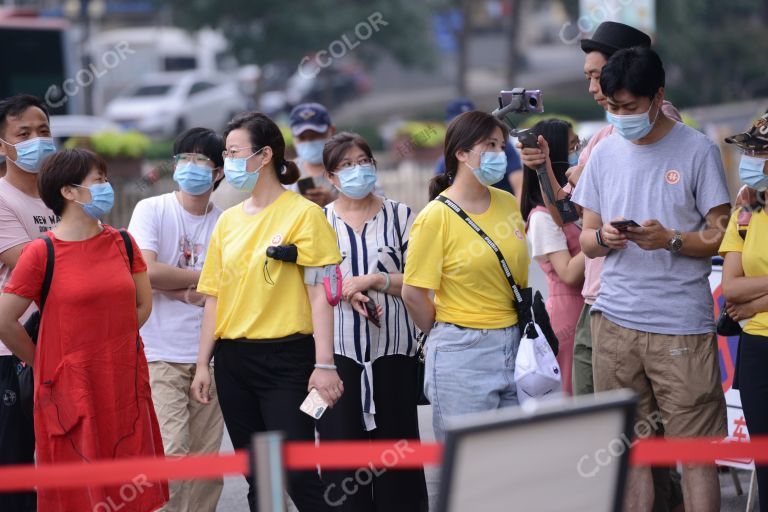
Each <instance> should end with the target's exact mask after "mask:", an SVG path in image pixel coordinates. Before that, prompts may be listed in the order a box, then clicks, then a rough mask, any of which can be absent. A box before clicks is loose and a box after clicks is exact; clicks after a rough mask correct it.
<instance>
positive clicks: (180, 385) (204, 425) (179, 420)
mask: <svg viewBox="0 0 768 512" xmlns="http://www.w3.org/2000/svg"><path fill="white" fill-rule="evenodd" d="M194 376H195V365H194V364H186V363H166V362H164V361H154V362H151V363H149V381H150V385H151V387H152V401H153V402H154V404H155V413H156V414H157V421H158V422H159V423H160V433H161V434H162V436H163V447H164V448H165V454H166V455H167V456H171V455H188V454H196V453H217V452H218V451H219V448H220V447H221V438H222V435H223V432H224V419H223V418H222V416H221V409H220V408H219V401H218V398H217V396H216V383H215V380H213V381H212V382H211V403H209V404H208V405H203V404H201V403H199V402H198V401H197V400H195V399H194V397H193V396H192V393H191V392H190V386H191V384H192V379H193V378H194ZM211 377H212V378H213V367H211ZM223 487H224V482H223V480H222V479H221V478H219V479H216V480H191V481H172V482H170V495H171V496H170V500H169V501H168V503H167V504H166V505H165V506H164V507H163V508H162V509H160V510H162V511H165V512H177V511H178V512H190V511H195V512H213V511H215V510H216V504H217V503H218V502H219V496H220V495H221V491H222V488H223Z"/></svg>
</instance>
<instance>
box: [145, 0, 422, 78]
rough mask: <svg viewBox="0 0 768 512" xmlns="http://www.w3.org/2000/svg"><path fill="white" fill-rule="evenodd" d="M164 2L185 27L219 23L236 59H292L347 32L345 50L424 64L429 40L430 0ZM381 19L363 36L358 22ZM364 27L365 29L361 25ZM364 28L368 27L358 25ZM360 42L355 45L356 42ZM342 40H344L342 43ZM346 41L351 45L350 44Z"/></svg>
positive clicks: (366, 56) (261, 61) (321, 47)
mask: <svg viewBox="0 0 768 512" xmlns="http://www.w3.org/2000/svg"><path fill="white" fill-rule="evenodd" d="M157 1H158V2H160V3H162V4H165V5H169V6H170V8H171V13H172V18H173V21H174V23H175V24H177V25H180V26H182V27H186V28H189V29H199V28H203V27H213V28H218V29H221V30H222V31H223V32H224V34H225V35H226V37H227V38H228V39H229V41H230V43H231V45H232V49H233V51H234V53H235V56H236V57H237V58H238V60H239V61H240V62H241V63H257V64H264V63H267V62H271V61H288V62H291V61H295V62H296V64H297V65H298V64H299V63H300V62H301V60H302V59H303V58H304V57H306V56H311V55H312V54H314V53H316V52H318V51H321V50H326V51H327V50H328V47H329V45H330V44H331V43H332V42H333V41H336V40H342V41H343V38H344V37H346V39H347V41H349V42H350V43H351V44H350V45H349V47H350V48H349V50H350V51H351V52H352V53H354V55H355V56H357V57H359V58H360V59H361V60H363V61H365V60H369V59H373V58H375V55H376V51H375V50H384V51H387V52H389V53H390V54H391V55H392V56H393V57H394V58H395V59H397V60H398V61H399V62H400V63H401V64H404V65H409V66H414V65H421V66H429V65H430V64H431V62H432V58H433V52H432V42H431V38H430V34H431V31H430V29H429V17H428V15H429V12H430V10H431V8H430V2H426V1H409V0H293V1H291V2H286V3H282V2H275V1H274V0H222V1H220V2H215V1H212V0H157ZM376 13H380V16H376V17H374V18H373V19H380V20H381V22H380V23H378V24H377V25H376V26H375V27H374V28H377V29H378V30H377V31H374V32H373V34H372V35H371V36H370V37H369V38H367V39H366V40H364V41H362V40H360V39H358V37H357V36H356V35H355V28H356V27H357V26H358V24H360V23H368V24H369V25H373V24H372V22H371V21H370V20H371V19H372V18H370V17H371V16H372V15H375V14H376ZM363 30H364V29H363ZM360 33H361V34H367V33H368V32H367V31H361V32H360ZM356 42H359V43H360V44H359V45H355V43H356ZM345 44H346V43H345ZM351 46H355V47H354V48H351Z"/></svg>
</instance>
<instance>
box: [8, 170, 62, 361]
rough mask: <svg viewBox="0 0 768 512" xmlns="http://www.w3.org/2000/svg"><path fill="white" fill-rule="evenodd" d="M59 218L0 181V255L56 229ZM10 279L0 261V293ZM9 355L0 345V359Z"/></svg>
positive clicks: (31, 310) (37, 199) (31, 311)
mask: <svg viewBox="0 0 768 512" xmlns="http://www.w3.org/2000/svg"><path fill="white" fill-rule="evenodd" d="M59 220H60V218H59V217H58V216H56V215H54V213H53V212H52V211H51V210H50V209H49V208H48V207H47V206H45V203H43V200H42V199H40V198H37V197H32V196H28V195H27V194H25V193H24V192H22V191H21V190H19V189H17V188H16V187H14V186H13V185H11V184H10V183H8V181H7V180H6V179H5V178H0V254H2V253H4V252H5V251H7V250H8V249H11V248H13V247H16V246H17V245H20V244H27V243H29V242H31V241H32V240H33V239H35V238H39V237H40V236H41V235H42V234H43V233H45V232H46V231H48V230H51V229H53V228H54V227H56V224H58V223H59ZM10 276H11V269H10V268H9V267H8V266H7V265H4V264H3V262H2V261H0V290H1V289H2V288H3V286H5V283H6V281H8V279H9V278H10ZM36 309H37V308H36V307H35V305H34V304H31V305H30V306H29V309H28V310H27V311H26V312H25V313H24V316H22V317H21V321H22V322H24V321H25V320H26V319H27V318H29V316H30V315H31V314H32V313H33V312H34V311H35V310H36ZM10 354H11V352H10V351H9V350H8V349H7V348H6V347H5V345H3V343H2V342H1V341H0V356H7V355H10Z"/></svg>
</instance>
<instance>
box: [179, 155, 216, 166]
mask: <svg viewBox="0 0 768 512" xmlns="http://www.w3.org/2000/svg"><path fill="white" fill-rule="evenodd" d="M173 159H174V160H175V161H176V163H177V164H188V163H190V162H191V163H195V164H199V165H207V164H208V163H209V162H211V161H212V160H211V159H210V158H208V157H207V156H205V155H201V154H200V153H179V154H178V155H174V156H173Z"/></svg>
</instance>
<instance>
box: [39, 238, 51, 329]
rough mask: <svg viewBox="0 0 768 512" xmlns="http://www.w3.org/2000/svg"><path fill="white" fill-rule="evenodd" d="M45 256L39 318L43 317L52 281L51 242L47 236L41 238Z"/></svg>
mask: <svg viewBox="0 0 768 512" xmlns="http://www.w3.org/2000/svg"><path fill="white" fill-rule="evenodd" d="M43 240H44V241H45V248H46V249H47V255H46V259H45V277H43V288H42V289H41V290H40V316H42V315H43V308H44V307H45V301H46V300H48V292H49V291H51V281H52V280H53V258H54V254H53V240H51V238H50V237H49V236H48V235H45V236H43Z"/></svg>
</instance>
